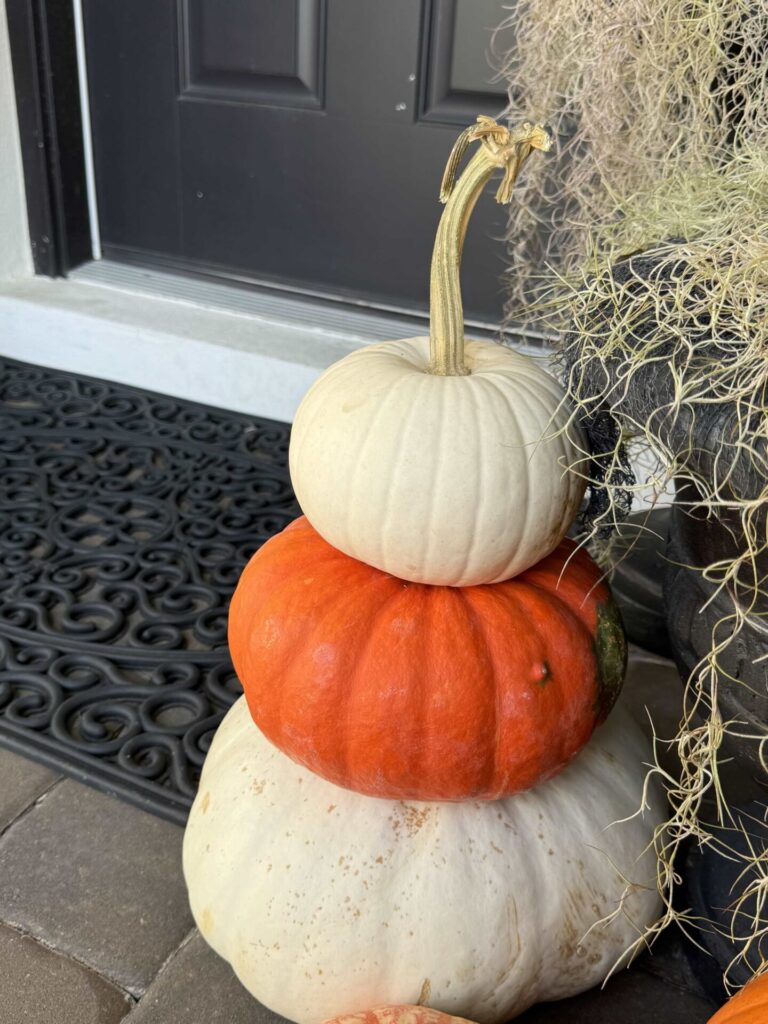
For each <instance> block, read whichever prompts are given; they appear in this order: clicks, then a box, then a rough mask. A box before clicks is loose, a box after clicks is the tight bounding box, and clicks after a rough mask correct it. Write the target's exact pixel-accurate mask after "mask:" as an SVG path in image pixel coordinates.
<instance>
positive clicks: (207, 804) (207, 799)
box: [200, 792, 211, 814]
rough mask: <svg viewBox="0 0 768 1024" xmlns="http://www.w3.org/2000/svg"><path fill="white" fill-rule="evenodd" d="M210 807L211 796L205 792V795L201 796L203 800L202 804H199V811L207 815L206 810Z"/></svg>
mask: <svg viewBox="0 0 768 1024" xmlns="http://www.w3.org/2000/svg"><path fill="white" fill-rule="evenodd" d="M210 806H211V794H210V793H208V792H206V793H204V794H203V800H202V803H201V804H200V809H201V810H202V812H203V814H207V813H208V808H209V807H210Z"/></svg>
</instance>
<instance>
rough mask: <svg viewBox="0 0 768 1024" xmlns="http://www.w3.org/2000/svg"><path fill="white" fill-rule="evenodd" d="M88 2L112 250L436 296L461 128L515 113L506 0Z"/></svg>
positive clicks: (236, 271) (472, 248) (473, 284)
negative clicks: (498, 51) (496, 37)
mask: <svg viewBox="0 0 768 1024" xmlns="http://www.w3.org/2000/svg"><path fill="white" fill-rule="evenodd" d="M84 7H85V29H86V45H87V56H88V72H89V84H90V94H91V106H92V117H93V124H94V157H95V164H96V171H97V192H98V200H99V215H100V222H101V230H102V238H103V248H104V252H105V254H106V255H108V256H110V257H111V258H117V259H132V260H138V261H143V262H149V263H152V262H157V261H161V262H164V263H165V264H166V265H168V264H170V265H172V266H174V265H175V266H179V267H184V268H189V269H194V270H198V271H203V272H206V273H211V274H215V275H218V276H222V277H225V278H233V279H239V280H244V281H248V280H253V281H262V282H275V283H279V284H281V285H289V286H294V287H297V288H299V289H309V290H313V291H317V292H321V293H327V294H331V295H337V296H343V297H347V298H350V299H354V300H361V299H362V300H365V301H371V302H374V303H384V304H393V305H399V306H406V307H410V308H414V309H422V310H423V309H425V308H426V305H427V298H428V282H429V261H430V256H431V249H432V242H433V238H434V232H435V228H436V225H437V221H438V218H439V216H440V212H441V207H440V204H439V203H438V201H437V191H438V187H439V182H440V178H441V175H442V171H443V167H444V165H445V161H446V159H447V156H448V153H449V151H450V148H451V145H452V143H453V140H454V138H455V135H456V132H457V129H458V128H460V127H463V126H464V125H465V124H466V123H469V122H471V121H472V120H474V117H475V115H476V114H477V113H496V112H498V110H500V109H501V107H503V105H504V97H503V95H502V92H501V89H500V87H499V86H494V85H492V84H488V83H489V81H490V79H491V78H492V71H491V69H490V68H489V67H488V66H487V62H486V53H487V50H488V48H489V46H490V28H486V27H485V26H486V24H488V25H490V26H492V25H493V24H494V23H496V22H500V21H501V20H502V18H503V17H504V14H505V11H504V8H503V6H502V2H501V0H494V2H493V3H488V2H487V0H483V2H481V3H474V2H473V0H432V2H424V3H418V2H416V0H387V2H385V3H384V2H382V0H131V3H130V4H126V3H125V2H124V0H84ZM473 9H476V10H477V11H478V12H479V13H478V18H479V19H480V20H479V21H477V20H474V18H473V16H472V13H471V12H472V10H473ZM494 11H495V12H496V13H495V16H494ZM468 25H473V26H474V28H473V31H471V32H470V31H469V30H468V28H467V26H468ZM504 220H505V216H504V211H503V210H502V208H500V207H498V206H497V205H496V204H495V203H494V202H493V199H492V196H490V195H487V196H483V197H482V198H481V201H480V203H479V204H478V212H477V214H476V218H475V220H474V221H473V224H472V227H471V230H470V234H469V238H468V240H467V246H466V254H465V261H464V266H465V306H466V309H467V312H468V314H469V315H474V316H477V317H481V318H483V319H490V320H498V318H499V316H500V311H501V307H502V302H503V296H502V294H501V288H500V282H499V276H500V274H501V272H502V270H503V267H504V251H503V247H502V245H501V244H500V243H499V242H498V241H496V240H495V238H498V237H499V236H501V235H502V234H503V230H504Z"/></svg>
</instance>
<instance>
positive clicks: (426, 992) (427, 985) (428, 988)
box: [416, 978, 432, 1006]
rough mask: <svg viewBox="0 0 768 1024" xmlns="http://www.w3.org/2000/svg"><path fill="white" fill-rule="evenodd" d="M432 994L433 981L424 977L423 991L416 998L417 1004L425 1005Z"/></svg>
mask: <svg viewBox="0 0 768 1024" xmlns="http://www.w3.org/2000/svg"><path fill="white" fill-rule="evenodd" d="M431 994H432V983H431V982H430V980H429V978H425V979H424V983H423V984H422V986H421V992H420V993H419V998H418V999H417V1000H416V1005H417V1006H425V1005H426V1002H427V1000H428V999H429V997H430V995H431Z"/></svg>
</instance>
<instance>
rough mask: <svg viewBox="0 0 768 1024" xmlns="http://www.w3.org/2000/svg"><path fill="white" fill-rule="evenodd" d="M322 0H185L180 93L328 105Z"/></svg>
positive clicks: (291, 104) (243, 100) (277, 103)
mask: <svg viewBox="0 0 768 1024" xmlns="http://www.w3.org/2000/svg"><path fill="white" fill-rule="evenodd" d="M324 26H325V3H324V2H323V0H259V2H258V3H254V2H253V0H182V2H181V4H180V17H179V54H180V68H181V96H182V97H184V98H203V99H211V100H218V101H226V100H229V101H234V102H241V103H262V104H269V105H272V106H287V107H315V108H320V107H322V105H323V97H322V84H323V79H324V75H323V70H324V68H323V64H324V59H325V47H324V45H323V28H324Z"/></svg>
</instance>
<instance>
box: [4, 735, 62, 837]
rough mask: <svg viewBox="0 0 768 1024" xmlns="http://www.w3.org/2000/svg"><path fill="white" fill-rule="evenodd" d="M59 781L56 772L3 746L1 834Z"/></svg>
mask: <svg viewBox="0 0 768 1024" xmlns="http://www.w3.org/2000/svg"><path fill="white" fill-rule="evenodd" d="M58 778H60V776H59V775H57V774H56V772H52V771H50V769H48V768H44V767H43V766H42V765H40V764H36V763H35V762H34V761H29V760H27V758H26V757H19V756H18V754H13V753H11V751H10V750H4V749H3V748H2V747H0V832H2V831H3V829H5V828H6V827H7V826H8V825H9V824H10V823H11V822H12V821H13V820H14V818H16V817H18V815H19V814H21V812H22V811H23V810H24V809H25V808H26V807H29V805H30V804H32V803H34V802H35V800H36V799H37V798H38V797H39V796H40V794H41V793H44V792H45V791H46V789H49V788H50V787H51V786H52V785H53V783H54V782H55V781H56V779H58Z"/></svg>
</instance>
